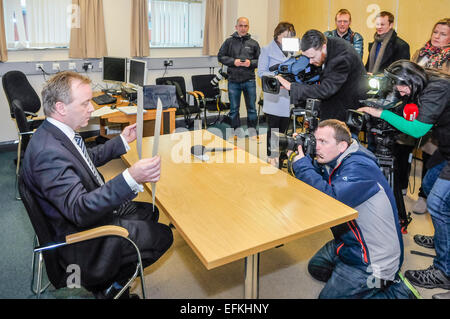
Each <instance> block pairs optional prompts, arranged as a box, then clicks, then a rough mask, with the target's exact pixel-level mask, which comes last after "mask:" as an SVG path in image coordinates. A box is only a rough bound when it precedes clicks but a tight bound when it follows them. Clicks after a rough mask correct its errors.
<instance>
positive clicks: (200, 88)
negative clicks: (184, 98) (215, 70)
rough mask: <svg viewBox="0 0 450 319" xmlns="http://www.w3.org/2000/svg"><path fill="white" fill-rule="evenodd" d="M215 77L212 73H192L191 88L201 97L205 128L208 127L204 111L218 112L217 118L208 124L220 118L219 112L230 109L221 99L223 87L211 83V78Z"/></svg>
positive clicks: (214, 122)
mask: <svg viewBox="0 0 450 319" xmlns="http://www.w3.org/2000/svg"><path fill="white" fill-rule="evenodd" d="M214 77H215V75H214V74H201V75H193V76H192V77H191V79H192V88H193V90H194V92H196V93H198V94H199V96H200V97H201V98H202V103H203V110H204V115H203V119H204V125H205V129H206V128H207V127H208V122H207V117H206V111H208V112H218V115H217V118H216V119H215V120H214V121H213V122H212V123H211V124H210V125H214V124H216V123H217V122H218V121H219V120H220V113H221V112H222V111H225V110H229V109H230V104H229V103H224V102H223V101H222V99H221V96H222V91H226V90H224V89H221V88H219V86H217V85H212V84H211V80H212V79H213V78H214Z"/></svg>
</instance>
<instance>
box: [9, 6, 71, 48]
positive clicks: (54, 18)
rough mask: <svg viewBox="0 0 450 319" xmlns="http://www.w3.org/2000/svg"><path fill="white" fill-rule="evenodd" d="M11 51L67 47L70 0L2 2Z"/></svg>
mask: <svg viewBox="0 0 450 319" xmlns="http://www.w3.org/2000/svg"><path fill="white" fill-rule="evenodd" d="M3 6H4V15H5V32H6V42H7V45H8V49H14V48H15V49H24V48H55V47H67V46H68V45H69V41H70V23H73V21H72V18H73V17H72V1H71V0H7V1H3Z"/></svg>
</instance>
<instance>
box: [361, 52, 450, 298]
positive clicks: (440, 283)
mask: <svg viewBox="0 0 450 319" xmlns="http://www.w3.org/2000/svg"><path fill="white" fill-rule="evenodd" d="M384 73H385V76H386V77H388V78H389V79H390V80H391V85H392V86H393V90H395V91H396V92H397V93H398V94H399V95H400V96H402V97H404V98H405V99H406V100H407V102H408V103H415V104H416V105H417V106H418V113H419V114H418V116H417V118H416V119H415V120H413V121H408V120H406V119H404V118H403V117H401V116H398V115H396V114H394V113H392V112H390V111H388V110H381V109H377V108H373V107H362V108H360V109H358V111H362V112H365V113H368V114H370V115H371V116H374V117H377V118H381V119H382V120H384V121H386V122H388V123H389V124H390V125H392V126H394V127H395V128H396V129H398V130H400V131H401V132H403V133H406V134H408V135H411V136H413V137H415V138H420V137H422V136H424V135H425V134H426V133H427V132H428V131H430V130H431V128H433V137H434V138H435V139H436V140H437V142H438V151H439V152H440V153H441V154H442V155H443V156H444V157H445V159H446V161H447V164H446V166H445V167H443V168H442V170H441V172H440V175H439V178H438V179H437V181H436V182H435V183H434V185H433V187H432V189H431V191H430V194H429V195H428V199H427V208H428V211H429V212H430V215H431V220H432V222H433V226H434V231H435V233H434V238H433V241H434V247H435V249H436V257H435V258H434V262H433V265H431V266H430V267H429V268H428V269H425V270H408V271H406V272H405V276H406V277H407V278H408V279H409V280H410V281H411V282H412V283H413V284H415V285H417V286H420V287H424V288H444V289H449V290H450V164H449V159H450V80H449V79H448V78H445V76H442V77H438V76H436V75H431V74H428V73H427V72H425V70H424V69H423V68H422V67H420V66H419V65H418V64H416V63H414V62H410V61H407V60H400V61H397V62H394V63H392V64H391V65H390V66H389V67H388V68H387V69H386V70H385V72H384ZM432 171H433V169H430V170H429V171H428V172H427V175H428V174H433V173H434V172H432ZM427 175H426V176H425V179H426V178H427Z"/></svg>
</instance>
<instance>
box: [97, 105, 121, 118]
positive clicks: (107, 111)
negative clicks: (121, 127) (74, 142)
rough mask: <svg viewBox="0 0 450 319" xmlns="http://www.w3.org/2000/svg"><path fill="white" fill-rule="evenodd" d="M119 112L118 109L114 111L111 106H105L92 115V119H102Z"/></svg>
mask: <svg viewBox="0 0 450 319" xmlns="http://www.w3.org/2000/svg"><path fill="white" fill-rule="evenodd" d="M115 112H117V109H114V110H113V109H112V108H111V107H110V106H103V107H101V108H99V109H97V110H95V111H94V112H92V113H91V117H100V116H103V115H106V114H111V113H115Z"/></svg>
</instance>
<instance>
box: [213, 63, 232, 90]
mask: <svg viewBox="0 0 450 319" xmlns="http://www.w3.org/2000/svg"><path fill="white" fill-rule="evenodd" d="M227 69H228V68H227V66H226V65H224V66H222V67H221V68H220V69H219V71H218V72H217V74H216V75H215V76H214V77H213V79H212V80H211V84H212V85H213V86H218V85H219V82H220V81H221V80H222V79H225V80H226V79H228V73H227Z"/></svg>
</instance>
